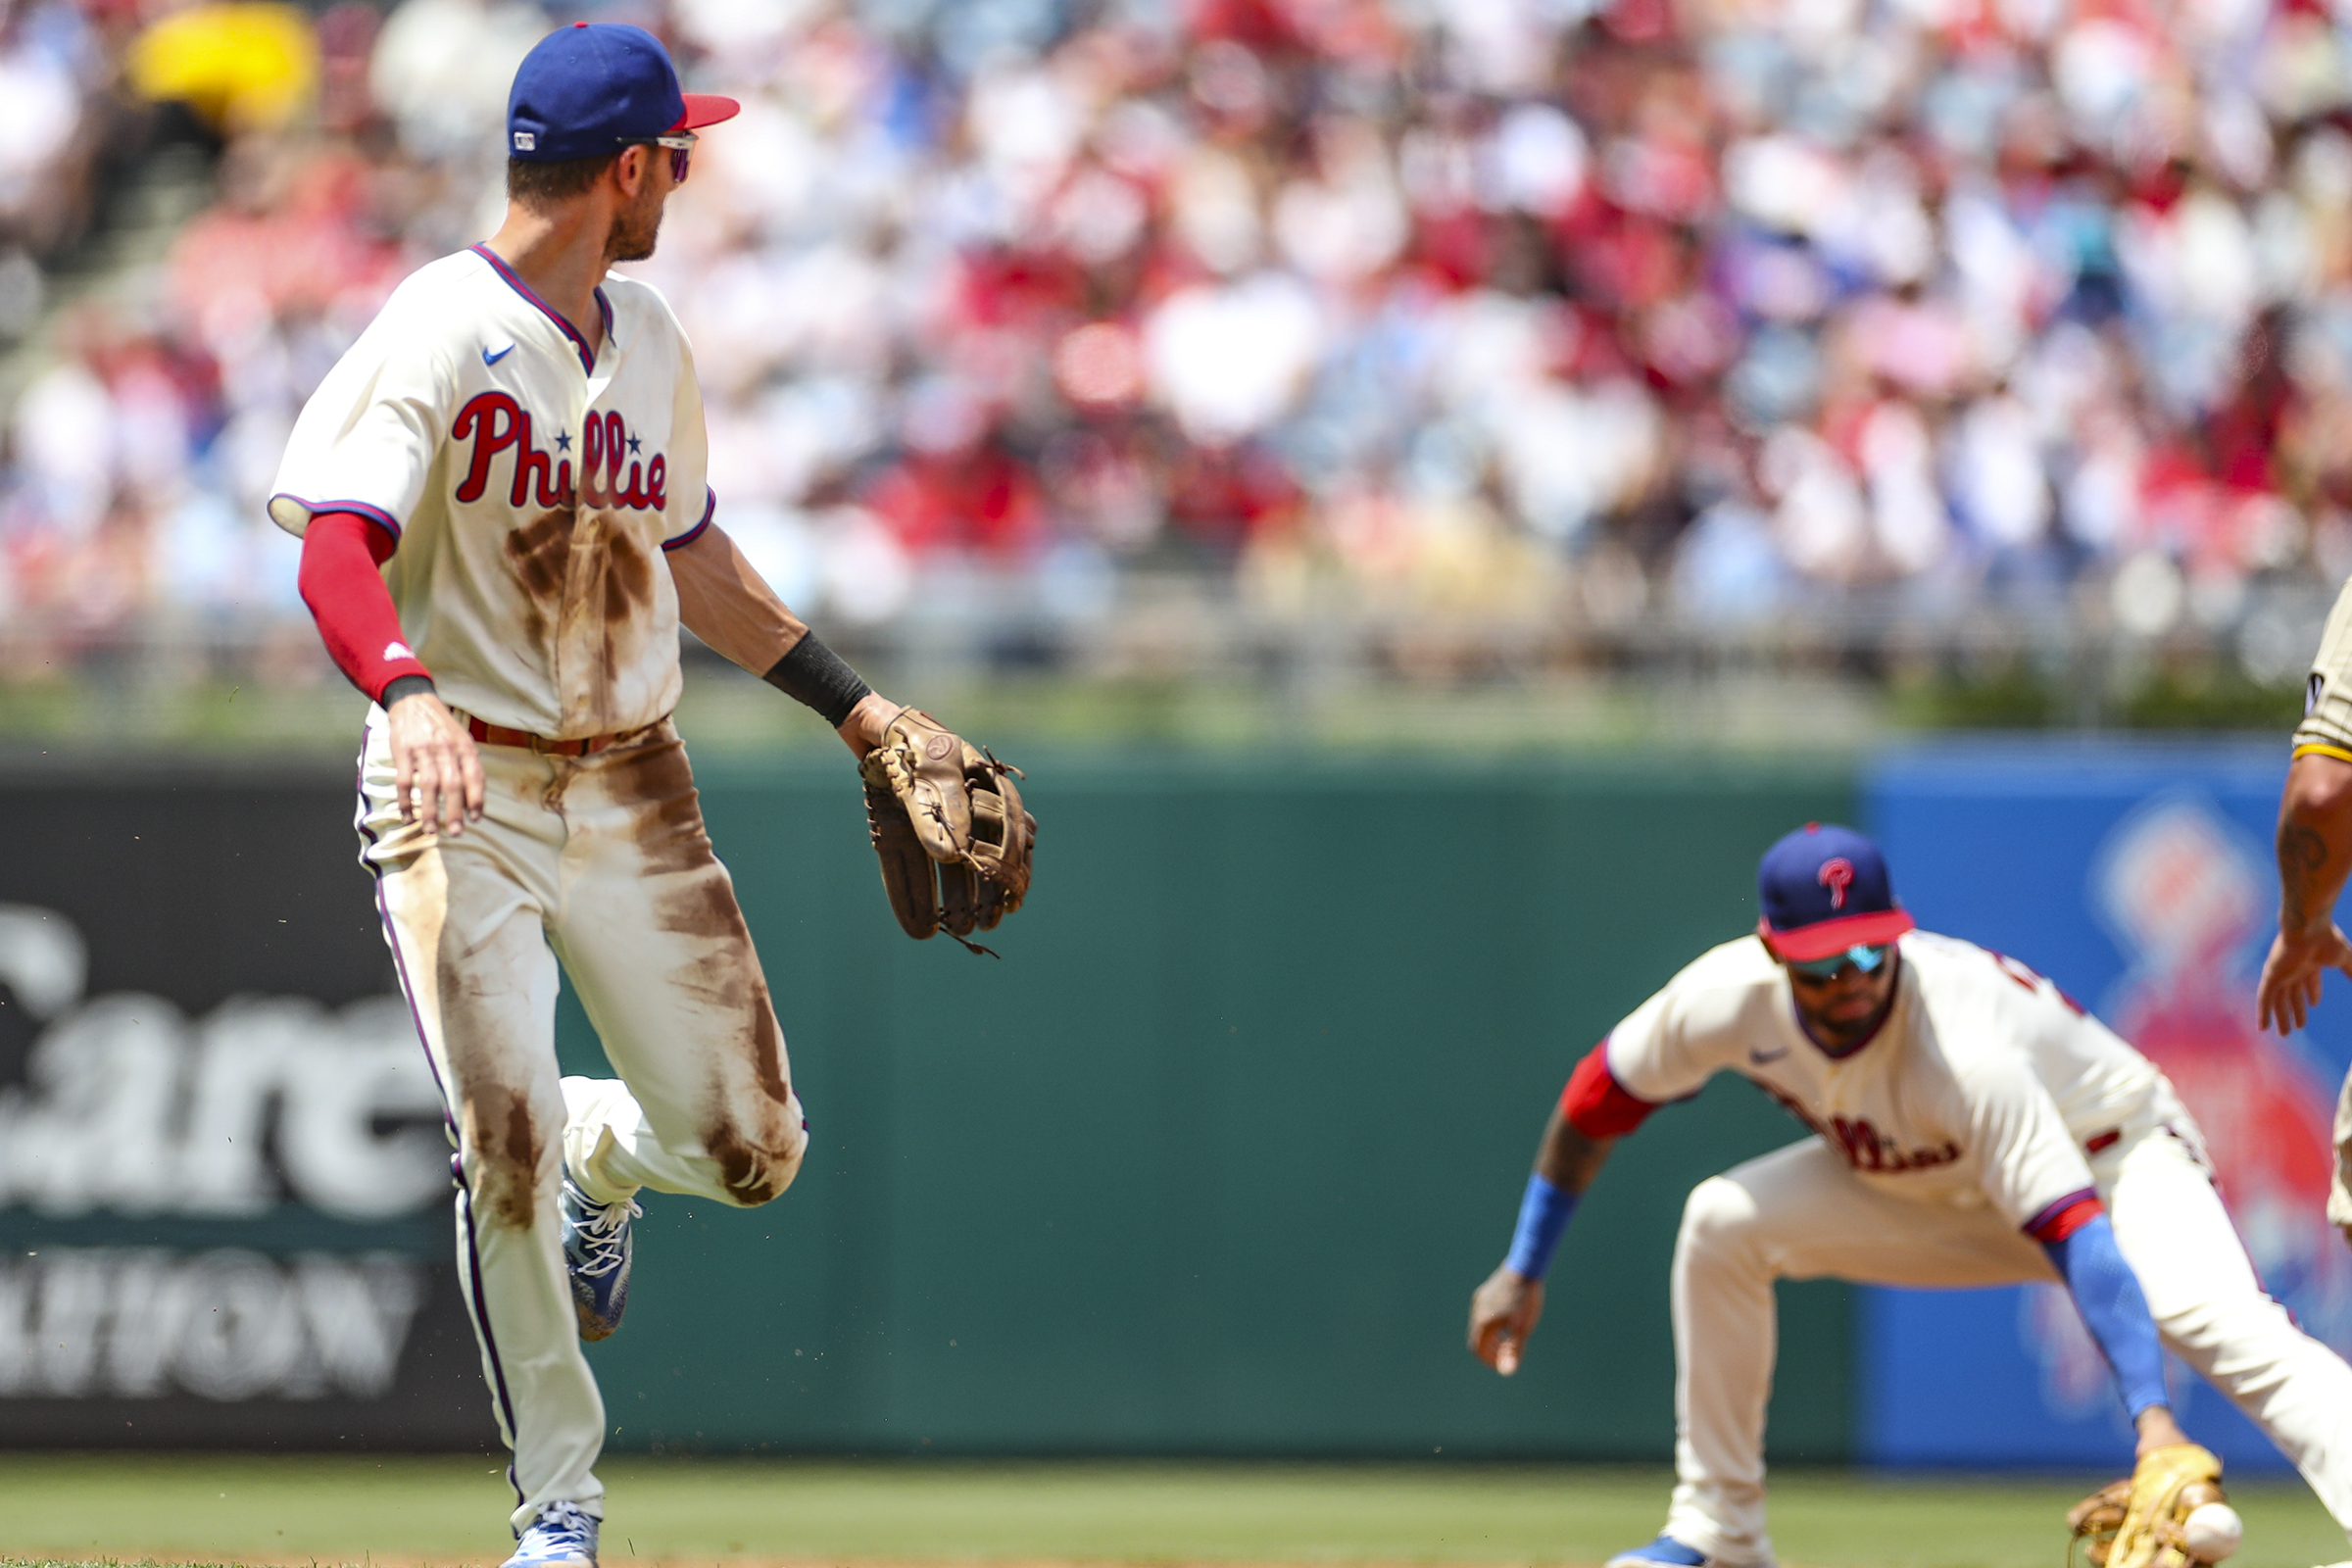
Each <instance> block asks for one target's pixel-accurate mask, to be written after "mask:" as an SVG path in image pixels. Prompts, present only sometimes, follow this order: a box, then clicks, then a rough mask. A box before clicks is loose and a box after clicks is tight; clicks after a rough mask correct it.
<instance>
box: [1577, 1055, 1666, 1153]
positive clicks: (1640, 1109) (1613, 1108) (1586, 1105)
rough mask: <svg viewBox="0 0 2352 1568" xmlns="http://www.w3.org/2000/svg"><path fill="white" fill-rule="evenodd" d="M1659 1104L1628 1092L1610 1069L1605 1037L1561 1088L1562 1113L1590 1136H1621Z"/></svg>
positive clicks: (1640, 1123)
mask: <svg viewBox="0 0 2352 1568" xmlns="http://www.w3.org/2000/svg"><path fill="white" fill-rule="evenodd" d="M1657 1108H1658V1107H1657V1106H1655V1105H1653V1104H1651V1103H1649V1102H1648V1101H1646V1100H1643V1099H1641V1098H1640V1097H1639V1096H1636V1095H1632V1094H1628V1093H1627V1092H1626V1090H1625V1088H1624V1086H1623V1085H1621V1084H1619V1083H1618V1082H1617V1080H1616V1079H1615V1078H1614V1077H1613V1076H1611V1075H1610V1072H1609V1043H1608V1042H1607V1041H1606V1040H1603V1041H1602V1042H1601V1043H1600V1044H1599V1045H1597V1046H1594V1047H1593V1050H1592V1051H1591V1052H1590V1053H1589V1054H1587V1055H1586V1056H1585V1059H1584V1060H1582V1061H1580V1062H1578V1063H1577V1064H1576V1071H1575V1072H1573V1073H1571V1074H1569V1076H1568V1087H1567V1088H1566V1089H1563V1090H1562V1091H1560V1114H1562V1115H1563V1116H1565V1117H1567V1118H1568V1125H1569V1126H1571V1127H1573V1128H1575V1129H1576V1130H1577V1131H1578V1132H1580V1133H1583V1134H1584V1135H1585V1136H1586V1137H1587V1138H1618V1137H1622V1136H1624V1135H1625V1134H1627V1133H1630V1132H1632V1131H1633V1130H1634V1129H1635V1128H1637V1127H1639V1126H1641V1125H1642V1122H1643V1121H1645V1120H1646V1119H1648V1116H1649V1113H1650V1112H1651V1111H1653V1110H1655V1109H1657Z"/></svg>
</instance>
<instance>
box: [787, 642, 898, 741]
mask: <svg viewBox="0 0 2352 1568" xmlns="http://www.w3.org/2000/svg"><path fill="white" fill-rule="evenodd" d="M760 679H761V680H764V681H766V682H767V683H768V684H769V685H770V686H773V687H774V688H775V689H776V690H778V691H780V692H782V693H783V694H784V695H785V696H787V697H789V698H791V699H792V700H793V701H794V702H796V703H805V704H807V705H808V706H809V707H810V708H813V709H815V710H816V711H817V713H818V715H819V716H820V717H822V718H823V719H824V721H825V722H826V723H828V724H830V725H832V726H833V727H834V728H835V729H839V728H841V726H842V724H843V723H844V722H845V721H846V720H847V719H848V718H849V716H850V710H852V709H854V708H856V707H857V706H858V702H859V701H860V700H861V699H863V698H865V697H867V696H870V695H871V694H872V692H873V688H872V687H871V686H868V685H867V684H866V683H865V682H863V681H861V680H859V679H858V672H857V671H856V670H854V669H852V668H851V667H850V666H849V665H847V664H845V663H843V662H842V661H841V656H840V655H839V654H837V653H835V652H834V651H833V650H832V649H830V648H827V647H826V646H825V645H824V644H823V643H820V642H818V641H817V640H816V633H814V632H805V633H803V634H802V636H801V640H800V641H799V642H797V643H794V644H793V645H792V652H791V653H789V654H786V655H785V656H784V657H783V658H782V659H779V660H777V661H776V663H775V667H774V668H773V669H770V670H769V671H768V672H767V673H766V674H764V675H762V676H760Z"/></svg>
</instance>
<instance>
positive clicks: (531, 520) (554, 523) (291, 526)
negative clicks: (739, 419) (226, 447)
mask: <svg viewBox="0 0 2352 1568" xmlns="http://www.w3.org/2000/svg"><path fill="white" fill-rule="evenodd" d="M597 303H598V307H599V309H600V310H602V311H603V312H604V315H605V337H604V343H603V345H602V347H601V349H600V350H599V352H598V353H597V354H596V356H595V358H594V360H593V361H591V359H590V357H589V354H588V348H587V344H586V342H585V341H584V340H583V339H582V338H581V337H580V335H579V334H578V333H577V332H575V331H574V330H573V329H572V327H571V326H570V324H569V323H568V322H566V321H564V319H563V318H561V317H560V316H558V315H557V314H556V313H555V312H554V311H553V310H551V309H550V308H549V307H548V306H547V305H546V303H545V302H544V301H542V300H541V299H539V297H538V296H537V295H535V294H533V293H532V292H531V291H530V289H529V288H528V287H526V286H525V285H524V284H523V282H522V280H521V279H520V278H518V277H516V276H515V273H514V271H513V270H511V269H509V268H508V267H507V266H506V265H505V263H503V262H501V261H500V260H499V259H498V258H497V257H496V256H494V255H492V254H491V253H490V251H489V250H488V249H487V248H486V247H483V246H479V245H477V246H474V247H473V248H472V249H470V250H466V251H461V252H459V253H458V254H457V255H455V256H448V257H444V258H442V259H441V260H440V261H437V262H433V263H430V264H428V265H427V266H425V267H422V268H419V269H418V270H417V271H416V272H415V273H414V274H412V275H411V276H410V277H409V278H408V279H407V280H406V281H405V282H403V283H402V284H401V285H400V287H399V288H398V289H396V290H395V291H394V292H393V295H392V298H391V299H390V300H388V301H387V302H386V303H385V305H384V308H383V310H382V312H381V313H380V314H378V315H377V317H376V319H375V320H374V321H373V322H371V323H370V324H369V325H368V329H367V331H365V332H363V333H362V334H361V335H360V339H359V341H358V342H356V343H354V344H353V345H352V347H351V350H350V352H349V353H347V354H345V355H344V356H343V358H342V359H341V360H340V361H339V362H338V363H337V364H336V366H335V368H333V369H332V370H331V371H329V372H328V373H327V376H326V379H325V380H324V381H322V382H321V383H320V384H319V390H318V391H317V392H316V393H314V394H313V395H312V397H311V400H310V402H309V403H308V404H307V405H306V406H305V407H304V409H303V411H302V416H301V417H300V418H299V419H297V420H296V421H295V425H294V434H293V437H292V439H291V440H289V441H288V442H287V444H286V455H285V460H284V462H283V463H282V465H281V466H279V468H278V475H277V482H276V483H275V484H274V485H273V486H271V490H272V492H273V493H272V495H271V497H270V516H271V517H272V518H273V519H274V520H275V521H276V522H277V523H278V525H279V526H280V527H283V528H285V529H286V530H287V531H288V532H290V533H293V534H295V535H297V536H299V535H300V534H301V533H302V532H303V531H304V529H306V528H307V527H309V525H310V519H311V517H312V516H313V515H316V514H318V513H321V512H357V513H361V514H363V515H367V516H369V517H372V518H374V519H376V520H377V521H379V522H381V523H382V524H383V525H384V526H386V527H387V528H390V529H391V530H392V531H393V533H394V534H395V536H396V537H397V538H398V540H399V546H398V548H397V549H396V550H395V551H394V553H393V555H392V559H391V560H390V561H388V562H386V563H385V564H384V576H385V580H386V583H387V584H388V586H389V587H390V588H391V591H392V602H393V604H394V606H395V607H396V608H397V609H398V610H399V612H400V624H401V630H402V632H403V633H404V634H405V636H406V637H407V639H408V644H409V647H410V648H411V649H413V650H414V651H415V653H416V656H417V658H418V659H419V660H421V661H423V662H424V664H425V667H426V668H428V669H430V670H431V671H432V672H433V680H434V683H435V684H436V685H437V686H438V687H439V689H440V692H441V695H442V697H443V698H444V699H445V700H446V701H447V702H448V703H449V704H450V706H451V707H453V708H457V709H460V710H463V711H466V712H468V713H471V714H473V715H475V716H476V717H478V718H481V719H484V720H486V721H487V722H490V723H493V724H505V725H509V726H512V727H514V728H515V729H521V730H527V731H529V732H531V733H532V734H536V735H544V736H547V737H549V738H551V739H577V738H580V737H583V736H589V735H598V734H604V733H608V732H611V731H614V730H627V729H635V728H637V727H639V726H641V725H645V724H650V723H653V722H654V721H655V720H657V719H659V718H661V717H662V716H663V715H664V714H666V713H667V712H668V711H670V709H671V708H673V707H675V706H676V704H677V700H678V690H679V674H678V601H677V591H676V589H675V587H674V586H673V585H672V583H671V581H670V576H669V570H668V567H667V565H666V564H664V562H663V560H662V552H663V551H664V550H667V549H674V548H676V547H677V546H678V545H681V544H683V543H685V542H686V541H687V540H689V539H691V538H693V537H694V536H695V535H697V534H699V533H700V532H701V531H702V530H703V529H704V528H705V527H707V526H709V524H710V520H711V508H712V505H713V501H712V497H711V493H710V491H709V489H708V487H707V485H706V483H705V477H704V476H705V470H706V468H707V466H708V447H707V445H706V438H705V435H704V429H703V400H702V392H701V390H700V388H699V387H697V385H696V384H695V378H694V357H693V353H692V351H691V350H690V349H689V348H688V347H687V343H686V335H685V333H684V332H683V331H682V330H681V329H680V328H679V326H678V322H677V319H676V317H674V316H673V315H671V314H670V310H669V306H668V304H667V302H665V301H664V300H663V299H662V296H661V295H660V294H659V293H658V292H656V291H655V290H654V289H652V288H650V287H648V286H647V285H645V284H643V283H639V282H635V281H632V280H630V279H627V278H622V277H619V276H608V277H607V278H606V280H605V284H604V286H603V287H602V288H600V289H598V290H597Z"/></svg>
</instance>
